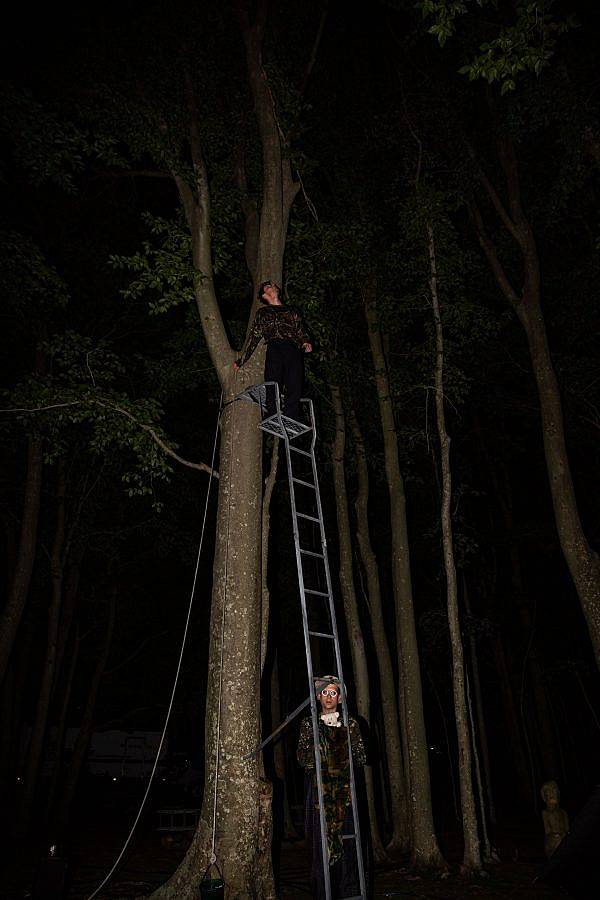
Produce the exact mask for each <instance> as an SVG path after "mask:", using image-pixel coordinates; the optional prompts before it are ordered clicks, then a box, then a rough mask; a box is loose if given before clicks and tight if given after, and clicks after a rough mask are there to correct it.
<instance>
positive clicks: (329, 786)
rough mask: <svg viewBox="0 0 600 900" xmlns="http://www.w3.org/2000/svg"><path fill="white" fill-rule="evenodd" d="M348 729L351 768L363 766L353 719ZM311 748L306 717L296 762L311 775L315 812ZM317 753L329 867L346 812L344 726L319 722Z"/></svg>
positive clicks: (337, 850) (335, 856) (336, 855)
mask: <svg viewBox="0 0 600 900" xmlns="http://www.w3.org/2000/svg"><path fill="white" fill-rule="evenodd" d="M349 726H350V742H351V744H352V758H353V761H354V765H355V766H364V765H365V762H366V759H367V757H366V753H365V747H364V744H363V740H362V737H361V734H360V728H359V727H358V722H357V721H356V719H352V718H350V722H349ZM313 747H314V744H313V730H312V719H311V718H310V717H307V718H305V719H303V720H302V722H301V724H300V738H299V741H298V751H297V758H298V762H299V763H300V765H301V766H303V767H304V768H305V769H306V770H307V771H308V772H310V773H311V774H312V783H313V784H312V796H313V798H314V803H315V808H318V803H319V800H318V793H317V785H316V778H315V754H314V750H313ZM319 750H320V754H321V776H322V781H323V802H324V805H325V819H326V822H327V848H328V851H329V865H330V866H332V865H333V864H334V862H336V860H338V859H340V857H341V855H342V850H343V844H342V830H343V826H344V818H345V815H346V808H347V806H348V804H349V803H350V761H349V758H348V737H347V732H346V728H345V727H344V726H342V727H339V728H334V727H332V726H330V725H325V724H324V722H322V721H321V720H319Z"/></svg>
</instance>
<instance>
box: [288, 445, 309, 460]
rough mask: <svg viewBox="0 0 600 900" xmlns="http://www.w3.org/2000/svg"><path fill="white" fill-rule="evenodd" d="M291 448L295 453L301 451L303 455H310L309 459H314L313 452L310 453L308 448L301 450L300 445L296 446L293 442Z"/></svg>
mask: <svg viewBox="0 0 600 900" xmlns="http://www.w3.org/2000/svg"><path fill="white" fill-rule="evenodd" d="M290 450H293V451H294V453H301V454H302V456H308V458H309V459H312V453H309V452H308V450H301V449H300V447H294V445H293V444H290Z"/></svg>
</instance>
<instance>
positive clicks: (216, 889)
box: [200, 855, 225, 900]
mask: <svg viewBox="0 0 600 900" xmlns="http://www.w3.org/2000/svg"><path fill="white" fill-rule="evenodd" d="M213 868H215V869H216V870H217V873H218V878H212V877H211V869H213ZM224 897H225V879H224V878H223V873H222V872H221V869H220V867H219V863H218V862H217V860H216V859H215V857H214V855H213V858H212V859H211V861H210V862H209V864H208V865H207V867H206V869H205V870H204V875H203V876H202V881H201V882H200V898H201V900H223V898H224Z"/></svg>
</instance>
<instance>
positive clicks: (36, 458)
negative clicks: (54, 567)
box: [0, 438, 44, 684]
mask: <svg viewBox="0 0 600 900" xmlns="http://www.w3.org/2000/svg"><path fill="white" fill-rule="evenodd" d="M43 465H44V449H43V444H42V440H41V438H30V439H29V449H28V451H27V474H26V476H25V496H24V500H23V514H22V517H21V534H20V537H19V551H18V555H17V567H16V570H15V573H14V576H13V580H12V585H11V589H10V593H9V595H8V600H7V602H6V606H5V607H4V611H3V613H2V618H1V619H0V684H2V682H3V680H4V675H5V673H6V668H7V666H8V661H9V659H10V654H11V652H12V648H13V644H14V641H15V637H16V634H17V630H18V628H19V623H20V621H21V617H22V615H23V610H24V608H25V602H26V600H27V594H28V592H29V582H30V581H31V573H32V571H33V562H34V560H35V547H36V540H37V529H38V519H39V513H40V497H41V491H42V468H43Z"/></svg>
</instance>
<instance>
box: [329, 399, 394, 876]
mask: <svg viewBox="0 0 600 900" xmlns="http://www.w3.org/2000/svg"><path fill="white" fill-rule="evenodd" d="M330 390H331V401H332V404H333V412H334V415H335V438H334V441H333V445H332V448H331V460H332V463H333V488H334V493H335V509H336V515H337V526H338V539H339V553H340V568H339V578H340V587H341V591H342V600H343V603H344V614H345V618H346V628H347V630H348V637H349V639H350V652H351V654H352V667H353V669H354V683H355V687H356V706H357V709H358V714H359V716H361V717H362V718H363V719H364V720H365V721H366V722H367V725H369V723H370V718H371V710H370V688H369V669H368V666H367V655H366V653H365V643H364V640H363V634H362V628H361V625H360V617H359V613H358V603H357V602H356V589H355V585H354V571H353V564H352V537H351V531H350V514H349V510H348V494H347V491H346V467H345V454H346V421H345V416H344V407H343V403H342V397H341V394H340V389H339V387H338V386H337V385H331V389H330ZM365 784H366V790H367V804H368V808H369V824H370V834H371V843H372V846H373V855H374V857H375V859H376V860H377V861H378V862H382V861H383V860H385V859H386V852H385V850H384V847H383V843H382V841H381V836H380V833H379V826H378V824H377V809H376V804H375V785H374V782H373V767H372V766H371V765H370V764H368V763H367V765H366V766H365Z"/></svg>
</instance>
